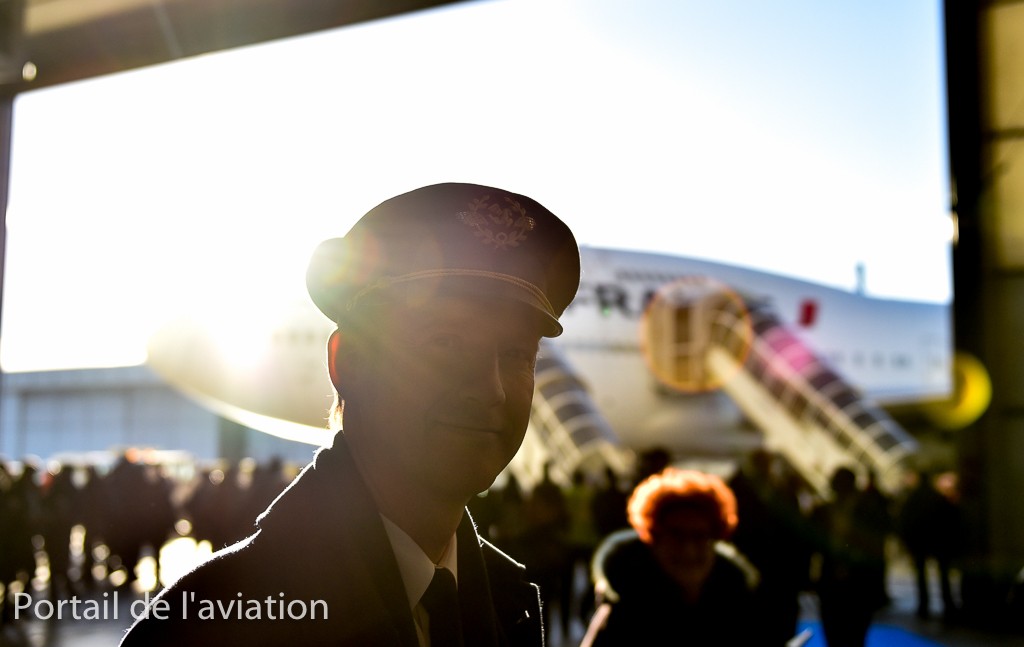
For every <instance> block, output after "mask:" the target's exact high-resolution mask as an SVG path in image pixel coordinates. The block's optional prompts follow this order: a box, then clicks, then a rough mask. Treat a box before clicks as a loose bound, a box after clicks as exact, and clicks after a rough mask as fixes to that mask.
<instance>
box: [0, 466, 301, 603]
mask: <svg viewBox="0 0 1024 647" xmlns="http://www.w3.org/2000/svg"><path fill="white" fill-rule="evenodd" d="M192 467H193V468H195V467H196V466H192ZM194 471H195V474H194V476H193V477H192V478H187V479H186V478H182V476H181V475H179V474H171V473H168V472H169V470H168V469H167V466H166V465H161V464H158V463H153V462H149V461H146V460H143V459H142V457H141V455H139V454H138V453H137V452H135V451H133V450H129V451H126V452H124V453H122V454H121V455H120V456H119V457H118V458H117V460H116V461H115V462H114V464H113V465H111V466H110V467H109V468H103V467H99V466H97V465H93V464H86V465H61V464H52V465H49V466H47V467H45V468H44V467H41V466H40V465H39V464H38V463H37V461H34V460H31V459H30V460H26V461H20V462H19V463H17V464H11V463H8V462H6V461H0V591H2V595H3V604H2V615H0V623H9V622H11V621H12V602H13V593H15V592H19V591H24V592H28V593H32V594H39V589H41V590H42V594H44V595H48V596H50V598H51V599H54V600H56V599H68V598H70V597H72V596H74V595H76V594H78V593H80V592H86V591H89V590H92V589H97V588H100V587H113V588H129V587H131V586H133V585H134V584H135V582H136V581H137V578H138V566H139V562H140V559H141V558H143V557H144V556H145V555H147V554H149V555H152V556H157V555H158V554H159V551H160V548H161V547H162V546H164V544H165V543H166V542H167V541H169V540H172V539H174V538H177V537H182V536H187V537H192V538H193V539H195V540H196V541H197V542H200V541H204V540H205V541H209V542H210V544H211V546H212V547H213V548H214V549H217V548H220V547H222V546H225V545H227V544H230V543H233V542H235V541H237V540H239V539H241V538H243V537H245V536H246V535H248V534H250V533H251V532H252V531H253V528H254V521H255V519H256V517H257V516H258V515H259V513H260V512H262V511H263V510H264V509H265V508H266V507H267V505H268V504H269V503H270V502H271V501H272V500H273V498H274V497H275V496H277V494H278V493H280V491H281V490H282V489H283V488H284V486H285V485H286V484H287V480H288V476H289V475H288V473H287V471H286V466H284V465H282V463H281V461H279V460H277V459H271V460H269V461H267V462H265V463H254V464H253V467H252V468H250V469H243V468H242V467H241V466H240V465H239V464H230V465H226V466H225V467H223V468H221V467H215V466H209V467H204V468H200V469H195V470H194ZM153 563H154V565H155V567H156V569H157V572H156V574H155V575H156V578H157V579H159V577H160V573H159V568H160V560H159V559H154V560H153ZM41 565H42V566H44V567H45V568H43V569H42V571H40V566H41ZM41 572H42V575H40V573H41Z"/></svg>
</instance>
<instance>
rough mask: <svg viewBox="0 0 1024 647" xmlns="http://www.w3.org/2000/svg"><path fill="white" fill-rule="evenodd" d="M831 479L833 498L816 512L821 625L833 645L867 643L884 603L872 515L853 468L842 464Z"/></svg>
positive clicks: (848, 646)
mask: <svg viewBox="0 0 1024 647" xmlns="http://www.w3.org/2000/svg"><path fill="white" fill-rule="evenodd" d="M830 484H831V486H832V493H833V498H832V499H831V500H829V501H827V502H825V503H823V504H821V505H820V506H818V508H816V509H815V511H814V513H813V522H814V525H815V527H816V529H817V531H818V536H817V545H816V549H817V550H818V552H819V553H820V555H821V572H820V574H819V577H818V581H817V582H816V590H817V593H818V600H819V603H820V612H821V626H822V630H823V632H824V634H825V642H826V643H827V644H828V646H829V647H864V643H865V641H866V639H867V633H868V628H869V627H870V626H871V618H872V616H873V614H874V613H875V611H876V610H877V608H878V600H877V582H876V579H875V571H874V563H873V561H872V560H873V555H872V548H871V546H872V539H871V537H870V519H869V516H868V510H867V509H865V507H864V506H863V499H862V497H861V496H860V491H859V490H858V488H857V475H856V473H855V472H853V470H851V469H849V468H846V467H840V468H838V469H836V471H835V472H834V473H833V475H832V478H831V480H830Z"/></svg>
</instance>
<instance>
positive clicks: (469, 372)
mask: <svg viewBox="0 0 1024 647" xmlns="http://www.w3.org/2000/svg"><path fill="white" fill-rule="evenodd" d="M461 369H462V371H461V377H462V384H461V390H462V394H463V397H465V398H467V399H469V400H472V401H474V402H476V403H478V404H481V405H484V406H494V405H497V404H501V403H502V402H504V401H505V386H504V384H503V383H502V379H501V362H500V361H499V358H498V355H497V353H479V354H476V355H474V356H473V357H470V358H466V361H465V363H464V364H463V366H462V367H461Z"/></svg>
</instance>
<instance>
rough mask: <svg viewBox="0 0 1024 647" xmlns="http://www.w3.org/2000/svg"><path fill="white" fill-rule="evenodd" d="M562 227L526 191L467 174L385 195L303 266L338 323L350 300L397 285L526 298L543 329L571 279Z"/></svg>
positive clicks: (408, 289) (568, 292)
mask: <svg viewBox="0 0 1024 647" xmlns="http://www.w3.org/2000/svg"><path fill="white" fill-rule="evenodd" d="M579 279H580V256H579V248H578V247H577V245H576V239H575V238H574V237H573V235H572V232H571V231H570V230H569V228H568V227H567V226H566V225H565V223H563V222H562V221H561V220H559V219H558V217H557V216H555V214H553V213H551V212H550V211H549V210H548V209H546V208H545V207H544V206H543V205H541V204H540V203H538V202H537V201H536V200H533V199H532V198H529V197H527V196H524V195H519V194H517V193H512V192H510V191H505V190H502V189H496V188H493V187H487V186H480V185H476V184H456V183H448V184H435V185H432V186H426V187H422V188H419V189H415V190H413V191H410V192H408V193H404V194H402V195H399V196H396V197H394V198H391V199H390V200H386V201H384V202H382V203H381V204H379V205H377V206H376V207H374V208H373V209H371V210H370V211H369V212H367V214H366V215H364V216H363V217H362V218H360V219H359V221H358V222H356V224H355V225H353V226H352V228H351V229H350V230H349V232H348V233H347V234H346V235H345V236H344V237H343V238H332V239H329V240H326V241H324V242H322V243H320V245H319V246H318V247H317V249H316V251H314V253H313V258H312V260H311V261H310V264H309V269H308V271H307V273H306V286H307V288H308V289H309V294H310V296H311V297H312V298H313V302H314V303H316V305H317V307H318V308H320V310H321V311H322V312H323V313H324V314H325V315H327V316H328V317H329V318H330V319H331V320H332V321H334V322H336V323H338V324H339V326H343V325H344V323H345V322H346V321H348V320H350V319H352V318H354V317H355V316H356V315H357V313H358V312H359V310H360V306H362V305H365V304H368V303H373V302H375V301H380V300H382V299H389V298H392V297H394V296H399V295H401V296H402V297H404V298H406V299H412V300H414V301H415V300H420V301H421V302H426V301H428V300H429V299H430V298H432V297H433V296H434V295H437V294H442V293H443V294H450V293H456V294H462V295H471V296H481V297H487V298H499V299H501V298H507V299H514V300H516V301H520V302H522V303H524V304H526V305H528V306H530V307H531V308H532V309H533V310H534V311H535V312H536V313H537V314H538V315H539V319H540V321H541V322H542V324H543V329H544V332H543V334H544V336H546V337H557V336H558V335H560V334H561V333H562V326H561V324H559V323H558V317H560V316H561V314H562V312H563V311H565V308H566V307H567V306H568V305H569V302H570V301H572V299H573V297H574V296H575V294H576V289H577V287H578V286H579Z"/></svg>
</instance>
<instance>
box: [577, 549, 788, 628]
mask: <svg viewBox="0 0 1024 647" xmlns="http://www.w3.org/2000/svg"><path fill="white" fill-rule="evenodd" d="M716 553H717V557H716V559H715V565H714V566H713V567H712V570H711V573H710V575H709V576H708V579H707V580H706V581H705V582H704V585H703V586H702V587H701V593H700V597H699V598H698V600H697V601H696V602H695V603H692V604H690V603H687V602H686V601H685V600H684V597H683V594H682V591H681V590H680V589H679V586H678V585H677V584H676V583H675V582H674V581H673V580H672V579H671V578H670V577H669V576H668V575H667V574H666V573H665V571H664V570H663V569H662V568H661V566H660V565H659V564H658V562H657V560H656V559H655V557H654V554H653V553H652V552H651V550H650V548H649V547H648V546H647V544H645V543H643V542H642V541H640V539H639V537H637V535H636V533H635V532H633V531H632V530H624V531H620V532H617V533H613V534H612V535H610V536H609V537H607V538H606V539H605V541H604V542H602V545H601V546H600V547H599V548H598V551H597V553H595V555H594V564H593V571H594V573H593V574H594V579H595V581H597V582H601V583H602V588H603V591H601V595H602V596H603V598H604V602H603V603H602V604H601V605H600V607H599V608H598V610H597V612H595V614H594V617H593V618H592V619H591V623H590V627H589V628H588V630H587V636H586V638H584V641H583V645H585V646H586V647H630V646H632V645H688V646H690V645H692V646H694V647H711V646H718V645H722V646H726V645H728V646H730V647H731V646H732V645H743V646H744V647H747V646H750V645H766V644H769V643H767V642H766V641H764V640H763V639H762V637H761V636H760V635H759V634H760V633H761V632H760V628H759V627H758V626H757V623H756V616H755V608H754V589H755V587H756V583H757V577H758V576H757V573H756V570H755V569H753V567H752V566H750V564H749V562H747V561H746V560H745V558H743V557H742V556H741V555H739V554H738V553H736V552H735V550H734V549H731V548H730V547H727V546H726V545H724V544H721V543H720V545H718V546H716Z"/></svg>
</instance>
